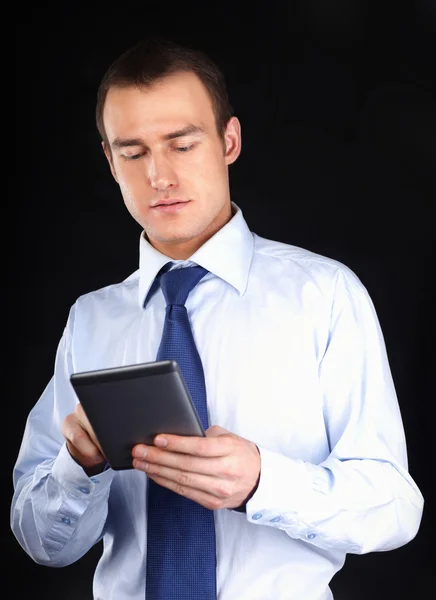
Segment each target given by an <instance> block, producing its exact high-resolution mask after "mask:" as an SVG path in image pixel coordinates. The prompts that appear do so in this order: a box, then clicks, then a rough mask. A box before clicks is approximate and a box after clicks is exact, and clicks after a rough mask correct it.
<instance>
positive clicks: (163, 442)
mask: <svg viewBox="0 0 436 600" xmlns="http://www.w3.org/2000/svg"><path fill="white" fill-rule="evenodd" d="M154 443H155V444H156V446H159V447H160V448H165V446H168V440H167V439H165V438H164V437H160V436H158V437H157V438H155V440H154Z"/></svg>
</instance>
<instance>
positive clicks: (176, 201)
mask: <svg viewBox="0 0 436 600" xmlns="http://www.w3.org/2000/svg"><path fill="white" fill-rule="evenodd" d="M186 202H188V200H179V199H177V198H170V199H169V200H160V201H159V202H157V203H156V204H153V207H152V208H157V207H158V206H171V205H173V204H185V203H186Z"/></svg>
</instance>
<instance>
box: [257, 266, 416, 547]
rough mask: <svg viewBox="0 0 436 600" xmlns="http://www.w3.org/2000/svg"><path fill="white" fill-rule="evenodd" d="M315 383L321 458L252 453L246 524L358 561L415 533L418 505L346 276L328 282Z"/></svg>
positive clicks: (371, 344) (364, 299) (363, 300)
mask: <svg viewBox="0 0 436 600" xmlns="http://www.w3.org/2000/svg"><path fill="white" fill-rule="evenodd" d="M319 385H320V390H321V395H322V400H323V410H324V420H325V423H326V431H327V435H328V440H329V447H330V454H329V456H328V457H327V458H326V460H324V461H323V462H321V463H320V464H311V463H309V462H305V461H303V460H298V459H296V458H290V457H287V456H284V455H282V454H278V453H276V452H272V451H270V450H268V449H267V448H262V447H259V451H260V454H261V476H260V480H259V486H258V488H257V490H256V493H255V494H254V495H253V497H252V498H251V499H250V500H249V501H248V503H247V519H248V520H249V521H251V522H252V523H257V524H259V525H260V524H261V525H266V526H270V527H275V528H278V529H282V530H283V531H285V532H286V533H287V534H288V535H289V536H290V537H292V538H295V539H300V540H304V541H306V542H308V543H311V544H314V545H316V546H318V547H319V548H322V549H326V550H327V549H329V550H331V549H333V550H340V551H343V552H346V553H354V554H363V553H367V552H372V551H383V550H391V549H394V548H398V547H400V546H402V545H404V544H406V543H408V542H409V541H411V540H412V539H413V538H414V537H415V536H416V534H417V532H418V529H419V526H420V522H421V518H422V511H423V503H424V499H423V497H422V494H421V492H420V490H419V489H418V487H417V485H416V483H415V482H414V481H413V479H412V478H411V476H410V474H409V473H408V465H407V454H406V441H405V435H404V429H403V424H402V419H401V415H400V409H399V405H398V400H397V396H396V392H395V388H394V383H393V380H392V376H391V372H390V368H389V364H388V358H387V352H386V347H385V343H384V339H383V336H382V332H381V328H380V325H379V322H378V318H377V316H376V312H375V309H374V306H373V303H372V301H371V299H370V297H369V295H368V292H367V291H366V289H365V287H364V286H363V285H362V283H361V282H360V281H359V279H358V278H357V277H356V276H355V275H354V273H352V272H351V271H350V270H349V269H347V268H346V267H344V269H341V270H340V271H339V273H338V275H337V279H336V281H335V293H334V300H333V303H332V310H331V322H330V329H329V338H328V343H327V346H326V349H325V352H324V355H323V357H322V360H321V361H320V365H319Z"/></svg>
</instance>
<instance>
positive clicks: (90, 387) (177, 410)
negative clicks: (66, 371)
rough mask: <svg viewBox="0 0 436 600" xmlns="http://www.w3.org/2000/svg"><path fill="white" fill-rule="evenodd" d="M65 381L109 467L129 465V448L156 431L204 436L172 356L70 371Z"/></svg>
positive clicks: (147, 440)
mask: <svg viewBox="0 0 436 600" xmlns="http://www.w3.org/2000/svg"><path fill="white" fill-rule="evenodd" d="M70 382H71V385H72V386H73V388H74V391H75V392H76V395H77V398H78V399H79V401H80V403H81V404H82V406H83V410H84V411H85V414H86V416H87V417H88V420H89V422H90V424H91V426H92V428H93V430H94V433H95V435H96V437H97V440H98V441H99V443H100V445H101V448H102V450H103V452H104V454H105V457H106V460H107V461H108V463H109V465H110V466H111V468H112V469H115V470H123V469H132V468H133V466H132V460H133V459H132V454H131V451H132V448H133V446H134V445H135V444H149V445H152V444H153V439H154V437H155V436H156V435H157V434H158V433H173V434H177V435H195V436H205V432H204V429H203V426H202V424H201V420H200V418H199V416H198V413H197V411H196V408H195V405H194V403H193V401H192V398H191V395H190V393H189V390H188V387H187V385H186V382H185V380H184V377H183V374H182V372H181V370H180V368H179V366H178V364H177V362H176V361H174V360H163V361H154V362H148V363H141V364H136V365H127V366H122V367H112V368H108V369H100V370H94V371H84V372H80V373H73V374H72V375H71V376H70Z"/></svg>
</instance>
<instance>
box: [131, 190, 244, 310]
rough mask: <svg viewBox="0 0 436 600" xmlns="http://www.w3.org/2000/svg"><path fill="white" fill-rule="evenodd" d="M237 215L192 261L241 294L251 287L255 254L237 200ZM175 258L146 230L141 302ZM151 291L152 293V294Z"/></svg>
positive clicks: (141, 245)
mask: <svg viewBox="0 0 436 600" xmlns="http://www.w3.org/2000/svg"><path fill="white" fill-rule="evenodd" d="M231 204H232V212H233V217H232V218H231V219H230V221H229V222H228V223H226V224H225V225H224V227H222V228H221V229H220V230H219V231H217V232H216V233H215V234H214V235H213V236H212V237H211V238H210V239H209V240H207V242H205V243H204V244H203V245H202V246H201V247H200V248H199V249H198V250H197V251H196V252H194V254H193V255H192V256H190V257H189V261H192V262H194V263H195V264H197V265H200V266H201V267H204V268H205V269H207V270H208V271H210V272H211V273H213V274H214V275H216V276H217V277H220V278H221V279H223V280H224V281H226V282H227V283H229V284H230V285H231V286H233V287H234V288H235V289H236V290H237V292H238V293H239V295H240V296H242V295H243V293H244V292H245V290H246V288H247V282H248V273H249V270H250V265H251V259H252V256H253V245H254V241H253V235H252V233H251V231H250V230H249V228H248V225H247V223H246V221H245V219H244V216H243V214H242V210H241V209H240V208H239V206H237V205H236V204H235V203H234V202H232V203H231ZM169 261H172V262H174V261H173V260H172V259H171V258H169V257H168V256H166V255H165V254H162V253H161V252H159V250H156V248H153V246H152V245H151V244H150V242H149V241H148V240H147V238H146V235H145V232H144V231H142V232H141V236H140V239H139V298H138V300H139V304H140V306H141V307H143V306H144V304H145V300H146V299H147V300H148V298H149V297H150V296H151V293H152V292H153V290H151V287H152V285H153V282H154V281H155V279H156V276H157V275H158V273H159V271H160V270H161V269H162V267H164V266H165V265H166V264H167V263H168V262H169ZM149 292H150V294H149Z"/></svg>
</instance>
